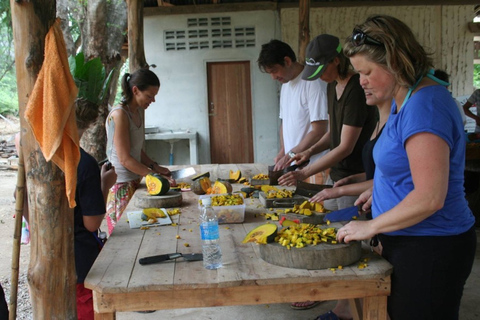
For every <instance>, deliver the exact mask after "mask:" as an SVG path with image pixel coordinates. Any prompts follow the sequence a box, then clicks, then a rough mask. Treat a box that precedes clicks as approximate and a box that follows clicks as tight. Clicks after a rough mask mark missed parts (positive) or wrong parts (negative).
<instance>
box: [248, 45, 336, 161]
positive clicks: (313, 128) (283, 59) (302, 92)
mask: <svg viewBox="0 0 480 320" xmlns="http://www.w3.org/2000/svg"><path fill="white" fill-rule="evenodd" d="M257 62H258V66H259V68H260V70H262V71H263V72H266V73H268V74H270V75H271V77H272V79H274V80H277V81H279V82H280V83H282V89H281V92H280V119H282V125H281V127H280V150H279V152H278V154H277V156H276V157H275V159H274V161H275V168H274V170H281V169H284V168H285V167H287V166H288V165H289V164H288V160H290V158H291V157H293V155H294V154H295V153H297V152H301V151H304V150H306V149H308V148H309V147H311V146H312V145H314V144H315V143H316V142H317V141H318V140H320V138H321V137H322V136H323V135H324V134H325V133H326V132H327V130H328V107H327V84H326V82H324V81H322V80H320V79H319V80H317V81H305V80H302V71H303V68H304V66H303V65H302V64H300V63H299V62H297V60H296V56H295V53H294V52H293V50H292V48H291V47H290V46H289V45H288V44H286V43H284V42H282V41H279V40H272V41H270V42H268V43H266V44H264V45H262V50H261V52H260V56H259V58H258V61H257ZM323 154H325V153H321V154H318V155H315V157H312V158H311V159H310V162H312V163H313V162H315V160H316V159H318V158H319V157H321V156H322V155H323Z"/></svg>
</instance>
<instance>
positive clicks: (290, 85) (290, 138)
mask: <svg viewBox="0 0 480 320" xmlns="http://www.w3.org/2000/svg"><path fill="white" fill-rule="evenodd" d="M280 119H282V126H283V145H284V147H285V152H286V153H287V152H289V151H290V150H291V149H292V148H294V147H295V146H297V145H298V144H299V143H300V141H302V139H303V138H304V137H305V136H306V135H307V133H308V132H310V131H311V130H312V125H311V123H312V122H314V121H320V120H328V102H327V83H326V82H325V81H322V80H320V79H318V80H315V81H306V80H303V79H302V74H301V73H300V74H299V75H298V76H297V77H296V78H295V79H293V80H291V81H289V82H287V83H284V84H283V85H282V89H281V91H280ZM327 152H328V150H326V151H324V152H322V153H319V154H316V155H314V156H313V157H312V158H311V159H310V163H313V162H315V161H316V160H317V159H318V158H320V157H321V156H323V155H324V154H326V153H327Z"/></svg>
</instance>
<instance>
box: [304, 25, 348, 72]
mask: <svg viewBox="0 0 480 320" xmlns="http://www.w3.org/2000/svg"><path fill="white" fill-rule="evenodd" d="M341 50H342V46H341V44H340V40H339V39H338V38H337V37H335V36H332V35H329V34H321V35H319V36H316V37H315V38H314V39H313V40H312V41H310V43H309V44H308V46H307V50H306V55H305V68H304V69H303V73H302V79H304V80H316V79H318V78H320V76H321V75H322V74H323V72H324V71H325V66H326V65H327V64H328V63H329V62H330V61H332V60H333V58H335V57H336V56H338V54H339V53H340V51H341Z"/></svg>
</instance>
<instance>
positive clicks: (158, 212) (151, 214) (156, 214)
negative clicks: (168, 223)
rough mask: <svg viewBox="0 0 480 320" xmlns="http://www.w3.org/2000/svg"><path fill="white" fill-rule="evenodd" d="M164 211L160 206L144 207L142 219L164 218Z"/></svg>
mask: <svg viewBox="0 0 480 320" xmlns="http://www.w3.org/2000/svg"><path fill="white" fill-rule="evenodd" d="M165 217H166V215H165V212H163V210H162V209H160V208H146V209H143V210H142V220H144V221H148V220H150V219H154V220H156V218H165Z"/></svg>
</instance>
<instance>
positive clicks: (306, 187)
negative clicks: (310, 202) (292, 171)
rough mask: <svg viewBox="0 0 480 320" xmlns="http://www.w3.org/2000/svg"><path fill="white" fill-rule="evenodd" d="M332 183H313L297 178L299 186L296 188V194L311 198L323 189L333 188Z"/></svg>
mask: <svg viewBox="0 0 480 320" xmlns="http://www.w3.org/2000/svg"><path fill="white" fill-rule="evenodd" d="M331 187H333V186H332V185H329V184H313V183H308V182H303V181H300V180H297V188H296V189H295V194H298V195H300V196H304V197H307V198H311V197H313V196H314V195H316V194H317V193H319V192H320V191H322V190H323V189H327V188H331Z"/></svg>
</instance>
